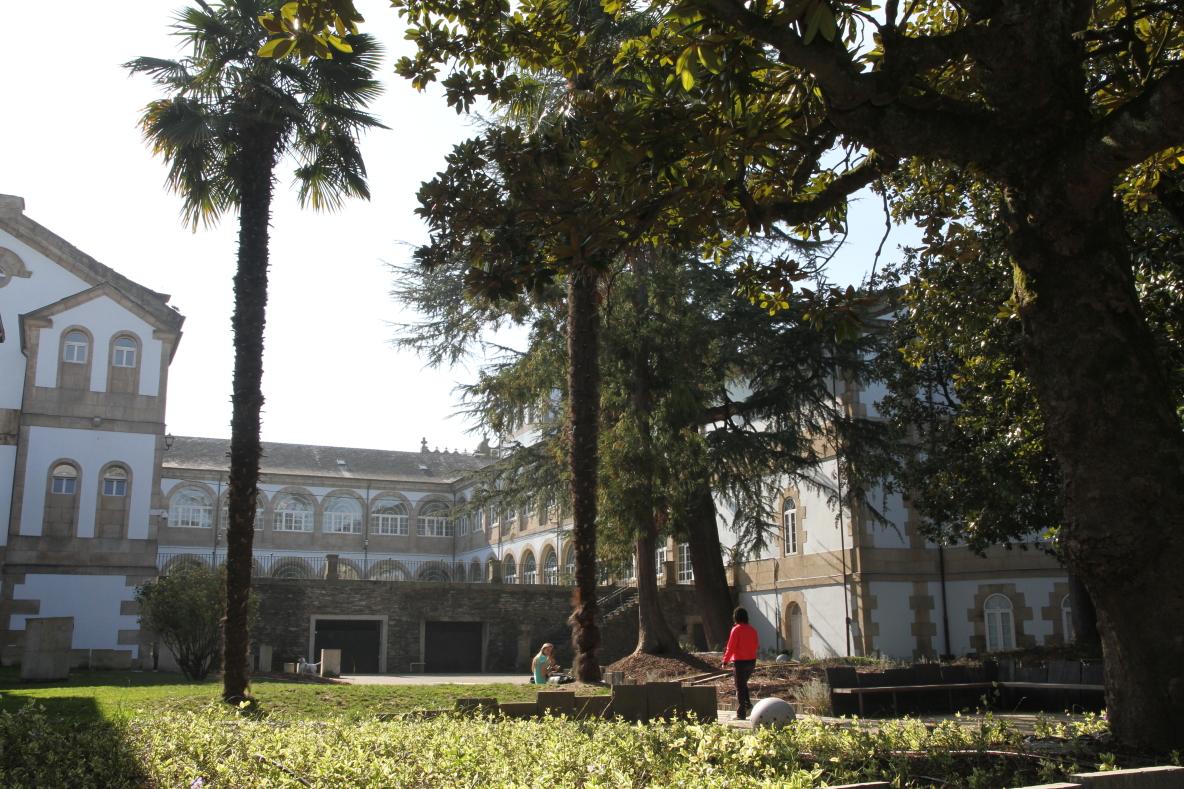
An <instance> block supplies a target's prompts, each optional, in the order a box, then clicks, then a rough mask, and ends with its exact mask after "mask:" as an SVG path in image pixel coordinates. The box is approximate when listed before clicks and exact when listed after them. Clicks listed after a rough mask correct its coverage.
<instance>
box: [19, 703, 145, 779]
mask: <svg viewBox="0 0 1184 789" xmlns="http://www.w3.org/2000/svg"><path fill="white" fill-rule="evenodd" d="M128 743H129V737H128V731H127V729H126V727H125V725H124V724H122V723H119V722H112V723H105V722H89V723H82V724H80V723H76V722H72V723H62V722H60V721H53V720H51V719H50V718H49V717H48V716H47V715H46V714H45V710H44V708H43V707H41V706H40V705H38V704H28V705H26V706H25V707H22V708H21V709H20V710H18V711H17V712H0V786H3V787H6V789H23V788H24V787H29V789H34V788H36V789H41V788H42V787H51V786H69V787H71V789H86V787H101V788H102V789H108V787H110V789H121V787H141V786H147V785H150V781H149V780H148V779H147V777H146V774H145V772H144V769H143V763H142V762H141V761H140V760H139V758H138V755H137V754H135V753H134V752H133V751H132V749H131V747H130V746H129V744H128Z"/></svg>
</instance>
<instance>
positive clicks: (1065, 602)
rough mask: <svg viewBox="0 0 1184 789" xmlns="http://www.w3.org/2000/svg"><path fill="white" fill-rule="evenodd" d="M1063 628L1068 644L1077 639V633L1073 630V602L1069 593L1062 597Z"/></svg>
mask: <svg viewBox="0 0 1184 789" xmlns="http://www.w3.org/2000/svg"><path fill="white" fill-rule="evenodd" d="M1061 628H1062V630H1063V631H1064V633H1065V643H1066V644H1071V643H1073V642H1074V641H1076V640H1077V634H1076V633H1075V632H1074V631H1073V604H1072V602H1070V600H1069V595H1065V596H1064V597H1062V598H1061Z"/></svg>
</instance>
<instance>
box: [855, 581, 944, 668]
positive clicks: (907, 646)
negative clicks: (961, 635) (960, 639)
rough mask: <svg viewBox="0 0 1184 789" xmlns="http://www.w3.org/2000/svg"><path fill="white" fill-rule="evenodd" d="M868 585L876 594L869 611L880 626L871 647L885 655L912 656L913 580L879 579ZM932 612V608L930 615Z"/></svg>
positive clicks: (872, 592) (915, 641) (915, 644)
mask: <svg viewBox="0 0 1184 789" xmlns="http://www.w3.org/2000/svg"><path fill="white" fill-rule="evenodd" d="M869 589H870V592H871V594H873V595H875V598H876V607H875V608H873V609H872V612H871V615H872V622H873V623H874V624H877V625H879V626H880V630H879V633H880V634H879V635H878V636H876V637H875V639H874V640H873V642H872V644H873V647H874V648H875V649H878V650H880V652H881V654H883V655H885V656H886V657H893V658H906V659H912V657H913V649H915V648H916V646H917V640H916V638H915V637H914V636H913V629H912V624H913V617H914V614H913V611H912V608H911V607H910V606H909V597H911V596H912V594H913V585H912V583H907V582H896V581H878V582H873V583H871V584H869ZM935 613H937V612H931V614H930V616H931V617H932V616H933V615H934V614H935ZM939 628H940V624H939ZM935 646H936V645H935Z"/></svg>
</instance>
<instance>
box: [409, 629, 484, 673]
mask: <svg viewBox="0 0 1184 789" xmlns="http://www.w3.org/2000/svg"><path fill="white" fill-rule="evenodd" d="M423 663H424V665H423V670H424V671H426V672H427V673H429V674H460V673H479V672H480V671H481V623H480V622H425V623H424V650H423Z"/></svg>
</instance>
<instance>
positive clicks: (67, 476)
mask: <svg viewBox="0 0 1184 789" xmlns="http://www.w3.org/2000/svg"><path fill="white" fill-rule="evenodd" d="M49 490H50V492H51V493H56V494H58V495H59V496H72V495H73V494H74V492H75V491H76V490H78V469H76V468H75V467H74V466H72V465H70V464H69V463H59V464H58V465H56V466H54V467H53V473H52V475H51V478H50V483H49Z"/></svg>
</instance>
